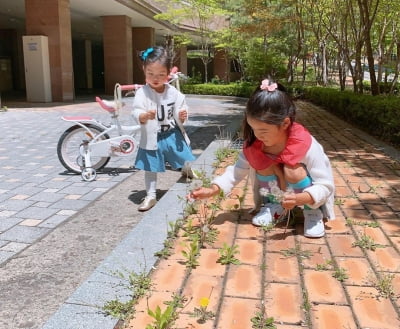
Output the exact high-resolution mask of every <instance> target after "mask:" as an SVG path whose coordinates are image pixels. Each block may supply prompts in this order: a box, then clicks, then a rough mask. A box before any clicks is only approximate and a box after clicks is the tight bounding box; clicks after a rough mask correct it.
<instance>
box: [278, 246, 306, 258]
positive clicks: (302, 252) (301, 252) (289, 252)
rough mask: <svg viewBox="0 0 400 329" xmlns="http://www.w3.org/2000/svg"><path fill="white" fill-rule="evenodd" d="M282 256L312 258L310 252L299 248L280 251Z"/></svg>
mask: <svg viewBox="0 0 400 329" xmlns="http://www.w3.org/2000/svg"><path fill="white" fill-rule="evenodd" d="M281 253H282V255H283V256H285V257H293V256H296V257H300V258H310V257H311V256H312V251H310V250H301V248H300V246H296V247H294V248H289V249H285V250H282V251H281Z"/></svg>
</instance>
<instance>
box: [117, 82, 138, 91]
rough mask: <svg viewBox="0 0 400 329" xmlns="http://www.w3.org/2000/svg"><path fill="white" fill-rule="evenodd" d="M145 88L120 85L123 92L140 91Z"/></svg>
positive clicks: (135, 85)
mask: <svg viewBox="0 0 400 329" xmlns="http://www.w3.org/2000/svg"><path fill="white" fill-rule="evenodd" d="M141 87H143V85H139V84H136V83H135V84H134V85H120V88H121V90H123V91H126V90H138V89H139V88H141Z"/></svg>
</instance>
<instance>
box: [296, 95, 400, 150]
mask: <svg viewBox="0 0 400 329" xmlns="http://www.w3.org/2000/svg"><path fill="white" fill-rule="evenodd" d="M304 97H305V98H306V99H307V100H309V101H311V102H312V103H314V104H316V105H319V106H321V107H323V108H325V109H327V110H328V111H330V112H332V113H333V114H335V115H336V116H338V117H340V118H342V119H343V120H345V121H347V122H349V123H351V124H353V125H354V126H356V127H358V128H360V129H362V130H364V131H365V132H367V133H369V134H370V135H372V136H375V137H377V138H379V139H381V140H383V141H386V142H388V143H390V144H392V145H394V146H400V132H399V127H400V98H398V97H395V96H371V95H361V94H355V93H353V92H351V91H339V90H336V89H333V88H322V87H313V88H305V89H304Z"/></svg>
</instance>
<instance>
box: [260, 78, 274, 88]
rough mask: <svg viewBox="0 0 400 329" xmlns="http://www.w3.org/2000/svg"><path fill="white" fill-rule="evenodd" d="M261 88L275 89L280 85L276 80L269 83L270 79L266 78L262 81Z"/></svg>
mask: <svg viewBox="0 0 400 329" xmlns="http://www.w3.org/2000/svg"><path fill="white" fill-rule="evenodd" d="M260 88H261V90H268V91H275V90H276V89H277V88H278V85H277V84H276V83H275V82H274V83H271V84H269V80H268V79H264V80H263V81H261V86H260Z"/></svg>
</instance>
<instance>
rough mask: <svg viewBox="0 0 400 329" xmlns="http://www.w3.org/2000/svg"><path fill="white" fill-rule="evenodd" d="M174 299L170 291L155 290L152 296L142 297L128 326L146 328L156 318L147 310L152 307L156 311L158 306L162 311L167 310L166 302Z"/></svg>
mask: <svg viewBox="0 0 400 329" xmlns="http://www.w3.org/2000/svg"><path fill="white" fill-rule="evenodd" d="M171 300H172V294H171V293H168V292H153V293H152V294H151V296H149V297H144V298H142V299H141V300H140V301H139V302H138V304H137V305H135V315H134V318H133V319H132V320H130V321H129V323H128V326H127V328H130V329H137V328H146V326H147V325H149V324H152V323H153V322H154V318H152V317H151V316H150V315H148V313H147V311H148V310H149V309H150V310H152V311H154V310H155V309H156V308H157V306H159V307H160V309H161V310H162V311H165V309H166V308H167V305H166V304H165V302H169V301H171Z"/></svg>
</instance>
